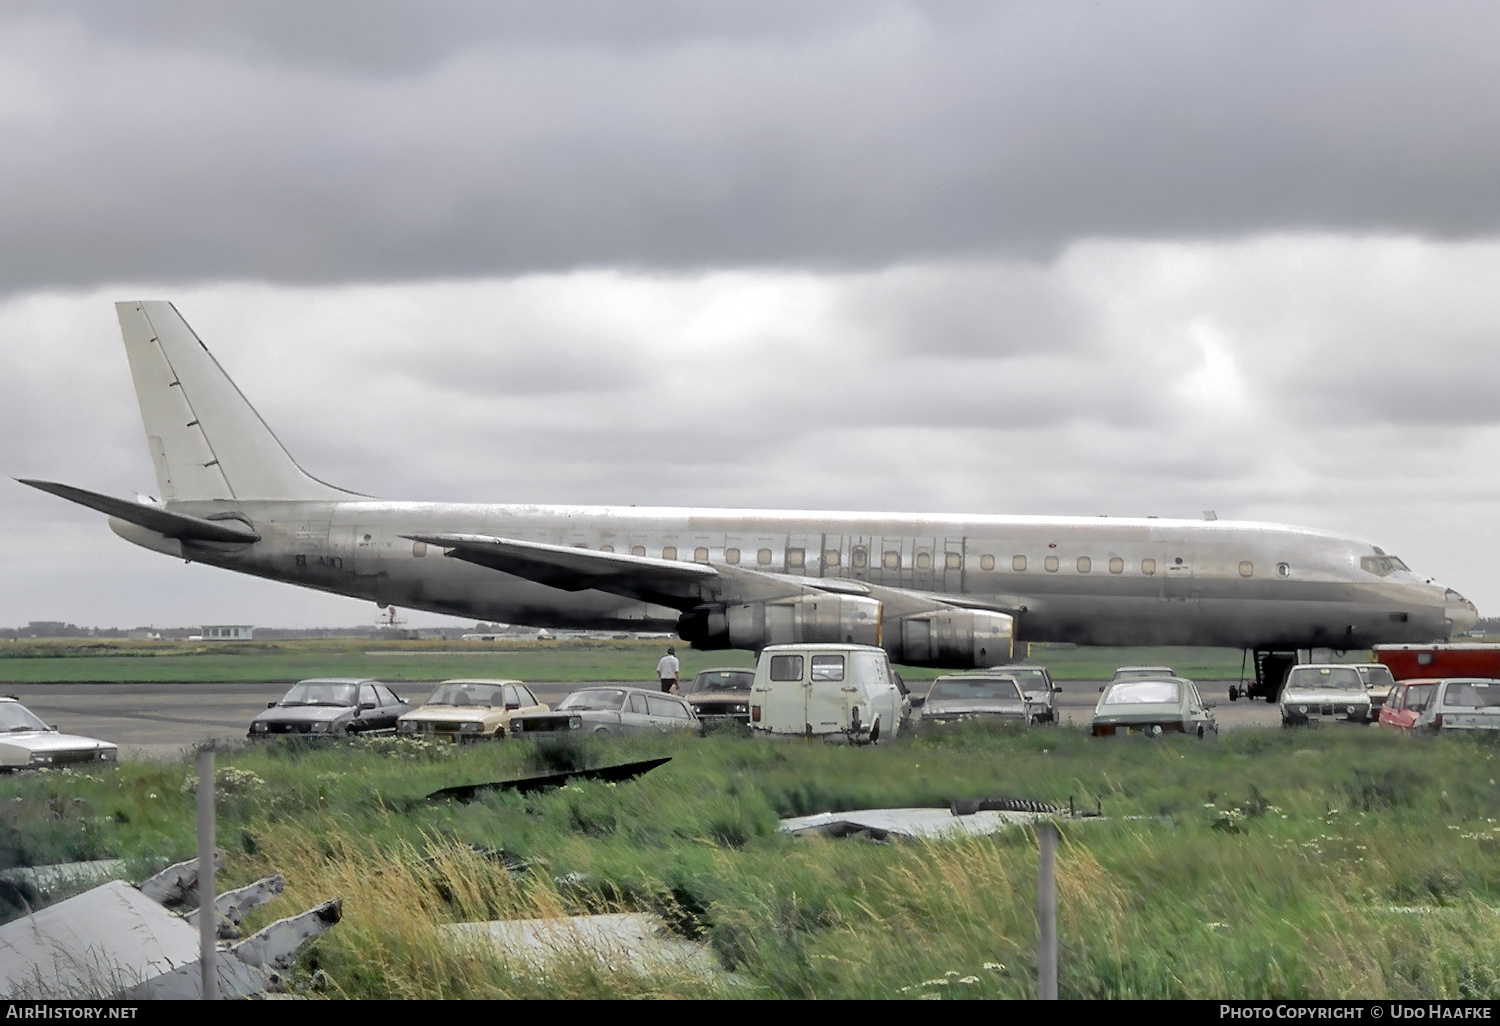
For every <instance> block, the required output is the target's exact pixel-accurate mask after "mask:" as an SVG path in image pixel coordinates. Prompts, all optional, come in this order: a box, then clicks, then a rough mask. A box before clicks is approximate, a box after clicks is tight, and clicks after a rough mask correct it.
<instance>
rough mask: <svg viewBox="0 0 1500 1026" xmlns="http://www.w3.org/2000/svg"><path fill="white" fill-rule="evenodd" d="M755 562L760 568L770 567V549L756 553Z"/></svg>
mask: <svg viewBox="0 0 1500 1026" xmlns="http://www.w3.org/2000/svg"><path fill="white" fill-rule="evenodd" d="M755 561H756V562H757V563H759V564H760V565H761V566H770V565H771V550H770V549H761V550H760V551H758V552H757V553H756V554H755Z"/></svg>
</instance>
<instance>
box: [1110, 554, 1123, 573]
mask: <svg viewBox="0 0 1500 1026" xmlns="http://www.w3.org/2000/svg"><path fill="white" fill-rule="evenodd" d="M1109 572H1110V573H1112V574H1123V573H1124V572H1125V561H1124V560H1123V559H1121V558H1120V557H1119V556H1111V557H1110V558H1109Z"/></svg>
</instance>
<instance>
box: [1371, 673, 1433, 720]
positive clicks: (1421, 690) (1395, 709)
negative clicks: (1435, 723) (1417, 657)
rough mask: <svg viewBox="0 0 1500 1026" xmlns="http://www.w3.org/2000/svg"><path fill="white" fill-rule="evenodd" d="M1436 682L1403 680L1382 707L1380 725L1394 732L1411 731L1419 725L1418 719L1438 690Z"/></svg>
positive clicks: (1392, 690) (1393, 689)
mask: <svg viewBox="0 0 1500 1026" xmlns="http://www.w3.org/2000/svg"><path fill="white" fill-rule="evenodd" d="M1437 686H1438V682H1437V681H1435V680H1403V681H1400V682H1398V683H1397V684H1396V686H1395V687H1394V688H1392V689H1391V693H1390V696H1389V697H1388V698H1387V699H1386V700H1385V704H1384V705H1382V706H1381V707H1380V716H1379V720H1380V725H1381V726H1382V727H1390V728H1391V729H1393V730H1411V729H1412V728H1413V727H1415V726H1416V725H1417V717H1418V716H1420V715H1421V714H1422V711H1423V710H1425V709H1426V708H1427V705H1428V703H1430V702H1431V701H1432V694H1433V692H1435V691H1436V690H1437Z"/></svg>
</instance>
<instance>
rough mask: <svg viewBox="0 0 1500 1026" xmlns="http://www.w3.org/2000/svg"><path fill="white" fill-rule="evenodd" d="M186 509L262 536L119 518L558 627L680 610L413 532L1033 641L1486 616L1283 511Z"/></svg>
mask: <svg viewBox="0 0 1500 1026" xmlns="http://www.w3.org/2000/svg"><path fill="white" fill-rule="evenodd" d="M168 508H170V509H172V510H175V511H179V512H185V513H190V514H194V515H197V516H203V517H210V518H224V517H226V516H233V517H234V518H235V519H241V520H243V521H245V522H246V523H248V524H250V525H251V526H252V527H253V528H254V530H255V532H256V533H258V534H259V535H260V540H259V541H257V542H253V543H241V542H179V541H176V540H173V539H168V538H164V537H162V536H161V535H158V534H156V533H154V532H152V531H148V530H146V529H144V528H141V527H137V526H135V525H132V524H127V523H125V522H123V521H120V520H116V519H112V520H111V524H112V526H114V528H115V530H116V531H117V533H119V534H121V535H122V536H123V537H125V538H127V539H129V540H131V541H134V542H136V543H137V544H142V545H145V546H146V547H148V548H153V549H156V550H158V551H163V552H167V553H170V554H172V555H176V556H181V557H183V558H186V559H191V560H193V561H196V562H202V563H208V564H212V565H215V566H220V567H223V568H225V569H230V570H235V571H238V572H241V573H249V574H254V575H256V576H260V577H265V578H269V579H272V580H277V581H284V582H287V583H290V584H297V585H301V586H303V587H309V588H316V589H319V590H322V591H328V592H333V593H336V594H340V595H348V596H352V597H357V598H362V599H369V600H371V601H374V602H376V603H379V604H381V605H387V604H392V605H397V606H402V607H405V608H412V609H422V610H427V611H431V612H436V613H448V614H453V615H457V616H464V617H474V618H476V619H483V620H502V621H507V622H515V623H526V624H531V625H535V626H542V627H577V628H586V629H605V630H607V629H629V630H670V629H672V628H674V627H675V626H676V625H677V620H678V616H679V613H680V610H679V609H674V608H671V607H669V606H664V605H657V604H653V603H650V602H643V601H638V600H632V599H627V598H623V597H621V596H620V595H616V594H610V593H606V592H603V591H593V590H580V591H564V590H560V589H557V588H552V587H548V586H546V585H543V584H539V583H536V582H535V581H532V580H527V579H523V578H521V577H516V576H511V575H508V574H504V573H499V572H497V571H496V570H494V569H491V568H487V567H482V566H476V565H474V564H472V563H469V562H465V561H463V560H460V559H450V558H445V557H444V552H443V550H442V549H440V548H438V547H437V546H434V545H427V544H425V543H422V542H414V541H411V540H409V539H408V537H406V536H410V535H413V534H432V533H438V532H444V533H468V534H476V535H481V534H482V535H495V536H500V537H505V538H512V539H518V540H522V541H532V542H544V543H548V544H551V545H558V546H569V547H577V548H586V549H589V550H593V551H595V552H599V551H604V552H615V553H633V554H635V555H639V556H647V557H650V558H653V559H667V560H678V561H683V562H698V563H707V564H709V565H711V566H716V567H731V566H738V567H744V568H746V569H751V570H756V571H759V572H762V573H768V574H774V575H780V576H783V577H787V578H792V579H798V578H800V579H803V580H805V581H807V582H808V583H811V584H815V585H816V584H818V582H831V581H848V582H863V583H867V584H870V585H877V586H883V587H888V588H899V589H902V590H904V591H907V592H916V593H919V594H922V595H931V596H933V597H935V598H938V599H942V600H948V601H953V602H956V603H958V604H961V605H968V606H974V607H982V608H989V609H995V610H1000V611H1006V612H1010V613H1011V614H1012V615H1013V616H1014V617H1015V621H1016V638H1017V640H1022V641H1069V642H1076V643H1079V644H1095V645H1144V644H1162V645H1222V646H1233V647H1246V648H1297V647H1303V648H1305V647H1313V646H1326V647H1331V648H1341V649H1342V648H1365V647H1368V646H1370V645H1373V644H1377V643H1396V642H1416V641H1429V640H1433V639H1445V638H1447V637H1448V636H1449V634H1450V631H1451V630H1453V629H1454V621H1455V620H1456V621H1458V623H1459V628H1458V629H1463V628H1464V627H1466V626H1467V625H1468V623H1471V622H1472V616H1473V615H1477V614H1472V606H1469V605H1468V604H1467V603H1466V602H1465V601H1464V600H1463V599H1462V597H1461V596H1457V595H1456V593H1452V592H1448V591H1447V590H1446V589H1445V588H1444V587H1443V586H1442V585H1440V584H1435V583H1432V582H1429V581H1427V580H1424V579H1422V578H1420V577H1418V576H1416V575H1415V574H1413V573H1411V572H1410V571H1408V570H1404V569H1399V570H1394V571H1389V572H1387V573H1385V574H1384V575H1377V574H1376V573H1374V572H1370V571H1368V570H1366V569H1364V568H1362V565H1361V559H1362V558H1368V557H1370V556H1371V555H1372V554H1374V553H1379V552H1380V550H1378V549H1375V548H1374V547H1373V546H1371V545H1369V544H1367V543H1364V542H1360V541H1356V540H1353V539H1348V538H1342V537H1339V536H1336V535H1332V534H1326V533H1322V532H1318V531H1313V530H1307V529H1302V528H1295V527H1286V526H1281V525H1274V524H1260V523H1242V522H1234V521H1197V520H1165V519H1155V518H1151V519H1122V518H1111V517H1099V518H1079V517H1072V518H1038V517H1019V516H980V515H975V516H932V515H916V514H868V513H848V512H816V511H752V510H720V509H696V508H694V509H671V508H637V507H582V506H576V507H575V506H533V505H470V504H442V503H413V502H387V501H374V500H371V501H355V502H319V501H236V500H211V501H200V502H177V503H171V504H169V507H168ZM1380 554H1381V555H1382V556H1383V555H1384V554H1383V553H1380ZM729 600H730V601H733V597H732V596H730V597H729ZM1466 620H1467V621H1468V623H1466V622H1464V621H1466Z"/></svg>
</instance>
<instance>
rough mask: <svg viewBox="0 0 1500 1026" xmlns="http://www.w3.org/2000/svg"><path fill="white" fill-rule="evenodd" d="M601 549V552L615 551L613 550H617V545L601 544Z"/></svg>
mask: <svg viewBox="0 0 1500 1026" xmlns="http://www.w3.org/2000/svg"><path fill="white" fill-rule="evenodd" d="M599 551H600V552H613V551H615V547H614V546H613V545H601V546H599Z"/></svg>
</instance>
